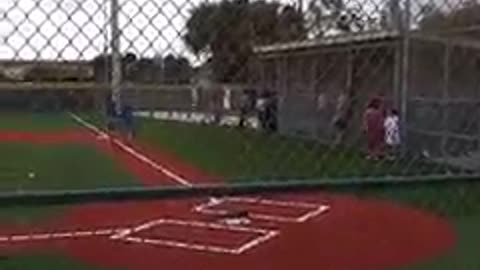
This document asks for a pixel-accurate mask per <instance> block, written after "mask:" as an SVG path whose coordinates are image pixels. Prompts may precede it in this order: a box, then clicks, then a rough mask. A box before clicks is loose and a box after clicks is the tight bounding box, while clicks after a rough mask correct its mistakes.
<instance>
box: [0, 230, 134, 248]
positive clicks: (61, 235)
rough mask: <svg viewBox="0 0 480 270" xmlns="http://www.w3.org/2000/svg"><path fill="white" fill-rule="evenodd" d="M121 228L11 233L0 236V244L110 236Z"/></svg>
mask: <svg viewBox="0 0 480 270" xmlns="http://www.w3.org/2000/svg"><path fill="white" fill-rule="evenodd" d="M123 230H125V229H97V230H77V231H57V232H49V233H31V234H13V235H6V236H0V244H1V243H20V242H38V241H52V240H62V239H80V238H87V237H99V236H110V235H112V234H117V233H120V232H122V231H123Z"/></svg>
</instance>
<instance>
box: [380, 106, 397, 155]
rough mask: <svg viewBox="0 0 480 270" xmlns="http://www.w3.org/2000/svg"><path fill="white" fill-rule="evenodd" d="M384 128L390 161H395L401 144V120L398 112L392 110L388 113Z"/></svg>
mask: <svg viewBox="0 0 480 270" xmlns="http://www.w3.org/2000/svg"><path fill="white" fill-rule="evenodd" d="M384 128H385V143H386V145H387V147H388V154H389V159H395V158H396V157H397V156H398V153H399V146H400V144H401V138H400V118H399V116H398V111H397V110H395V109H391V110H390V111H388V113H387V117H385V122H384Z"/></svg>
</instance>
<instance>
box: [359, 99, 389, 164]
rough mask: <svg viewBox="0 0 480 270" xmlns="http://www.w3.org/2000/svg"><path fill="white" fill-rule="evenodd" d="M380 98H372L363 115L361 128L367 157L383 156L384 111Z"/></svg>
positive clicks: (379, 157) (377, 157)
mask: <svg viewBox="0 0 480 270" xmlns="http://www.w3.org/2000/svg"><path fill="white" fill-rule="evenodd" d="M382 108H383V104H382V101H381V99H379V98H373V99H372V100H371V101H370V102H369V104H368V106H367V109H366V110H365V113H364V115H363V129H364V131H365V133H366V137H367V150H368V155H367V158H368V159H374V160H378V159H381V158H383V156H384V153H383V151H384V142H385V129H384V113H383V109H382Z"/></svg>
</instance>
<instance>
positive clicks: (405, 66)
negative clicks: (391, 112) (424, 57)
mask: <svg viewBox="0 0 480 270" xmlns="http://www.w3.org/2000/svg"><path fill="white" fill-rule="evenodd" d="M410 12H411V3H410V0H405V15H404V16H405V17H404V18H403V25H402V27H401V32H402V33H401V34H402V40H403V44H402V47H403V48H402V52H403V53H402V83H401V85H402V90H401V94H400V116H401V118H400V119H401V120H400V122H401V127H402V128H401V136H402V140H403V143H402V149H401V151H402V153H403V154H405V152H406V151H407V149H408V121H407V118H408V112H407V110H408V99H409V93H408V89H409V82H410V76H409V75H410V72H409V70H410V23H411V22H410V20H411V19H410V15H411V14H410Z"/></svg>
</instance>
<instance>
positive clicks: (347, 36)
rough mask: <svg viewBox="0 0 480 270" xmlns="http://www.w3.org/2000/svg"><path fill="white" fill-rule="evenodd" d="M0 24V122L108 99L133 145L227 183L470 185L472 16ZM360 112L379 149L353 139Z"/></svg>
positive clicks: (305, 4)
mask: <svg viewBox="0 0 480 270" xmlns="http://www.w3.org/2000/svg"><path fill="white" fill-rule="evenodd" d="M0 8H1V9H0V11H1V18H2V20H1V27H0V28H1V35H2V42H1V44H0V57H1V59H2V60H1V63H0V71H1V73H0V78H1V82H0V88H1V95H2V100H1V104H2V108H3V109H4V110H7V109H8V110H18V109H22V110H25V111H27V110H28V111H30V110H34V111H52V110H55V111H94V112H97V113H98V114H101V113H103V111H105V107H106V106H107V105H106V104H105V99H106V98H107V97H109V96H112V97H113V100H114V103H115V105H116V109H117V111H120V110H121V109H122V108H123V107H125V106H130V107H133V109H134V111H135V114H136V115H137V116H138V117H139V119H141V120H139V121H140V122H141V123H142V125H141V126H142V128H140V130H139V136H140V140H142V139H145V140H154V139H153V138H150V137H149V136H150V135H149V128H150V126H151V125H154V126H155V125H160V126H161V129H163V132H164V134H163V133H162V134H161V135H159V134H156V135H158V136H164V138H163V142H162V143H157V142H154V144H157V146H158V145H160V146H161V147H163V148H165V149H166V151H169V152H173V154H175V155H178V156H180V158H181V159H185V160H187V161H191V163H193V164H194V165H195V166H197V167H201V168H202V169H204V170H206V171H208V172H209V173H211V174H214V175H219V176H221V177H225V178H233V179H251V178H255V179H256V178H267V179H276V178H323V177H360V176H362V177H366V176H382V177H385V176H392V175H393V176H404V175H411V176H416V175H446V174H451V173H453V174H464V173H467V174H472V173H475V171H476V169H478V167H479V165H480V164H479V161H478V157H477V152H478V149H477V148H478V139H479V138H480V134H479V133H478V123H477V122H478V120H476V119H477V118H478V104H477V101H476V99H477V95H478V94H477V93H478V88H479V79H478V78H479V76H478V75H479V61H480V60H479V58H478V57H479V56H478V55H479V53H478V50H479V49H480V42H479V40H478V38H479V31H480V30H479V25H478V20H477V17H478V16H476V15H478V12H479V4H478V3H477V2H476V1H465V2H462V1H449V2H438V3H437V2H423V1H420V0H419V1H413V0H405V1H395V0H391V1H372V2H371V3H360V2H358V1H341V0H328V1H310V2H309V1H303V0H299V1H297V2H287V1H278V2H275V1H269V2H262V1H258V2H257V1H253V2H248V1H247V2H242V1H221V2H216V1H214V2H199V1H184V2H178V3H177V2H174V1H165V2H162V3H158V2H157V1H149V0H118V1H115V0H111V1H107V2H101V1H96V0H87V1H74V0H69V1H53V0H20V1H13V0H11V1H10V0H9V1H3V2H2V4H1V6H0ZM374 97H378V100H379V101H380V103H381V104H382V105H381V107H382V108H383V109H379V110H382V111H383V112H382V113H381V114H382V116H379V118H378V119H377V120H376V121H377V122H378V123H373V124H377V126H379V128H378V130H379V131H378V132H377V133H378V134H371V133H372V131H371V129H372V127H369V128H370V131H366V130H365V128H367V127H366V126H365V125H366V122H368V121H366V118H365V117H366V111H367V107H368V104H369V102H371V101H372V99H375V100H376V98H374ZM375 113H376V111H374V112H373V115H374V116H375ZM368 114H369V115H370V113H368ZM152 119H156V120H158V121H153V120H152ZM387 119H390V120H391V119H393V126H389V127H388V128H387V130H386V129H385V127H384V124H385V123H386V122H387ZM384 120H385V123H383V122H384ZM199 123H206V124H208V126H199V125H197V124H199ZM187 124H188V125H187ZM225 126H238V127H239V128H241V129H231V128H228V127H225ZM367 126H368V125H367ZM245 128H246V129H249V130H250V129H252V131H244V130H243V129H245ZM190 129H191V130H190ZM390 131H392V132H393V133H394V134H393V136H394V137H395V138H394V141H385V139H384V137H386V136H387V135H388V134H389V135H391V134H390V133H391V132H390ZM201 132H204V135H202V136H204V137H205V138H202V136H189V135H188V134H197V135H198V134H201ZM210 132H213V133H215V136H218V137H217V138H216V139H218V141H217V142H211V141H209V140H210V139H212V138H211V137H209V135H208V134H210ZM387 133H388V134H387ZM397 135H398V136H397ZM142 136H144V137H146V138H142ZM227 138H235V140H229V139H227ZM214 139H215V138H214ZM173 140H177V141H180V142H179V143H173V142H172V141H173ZM202 140H203V141H202ZM154 141H155V140H154ZM182 144H183V145H182ZM198 144H200V145H201V146H202V147H201V146H199V145H198ZM205 145H208V147H204V146H205ZM187 149H190V150H187ZM387 156H388V158H389V159H388V160H386V159H387ZM370 158H371V159H375V160H370ZM390 158H391V160H390ZM376 159H380V160H376ZM220 163H222V164H220ZM235 167H237V169H234V168H235ZM419 168H420V169H419Z"/></svg>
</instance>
